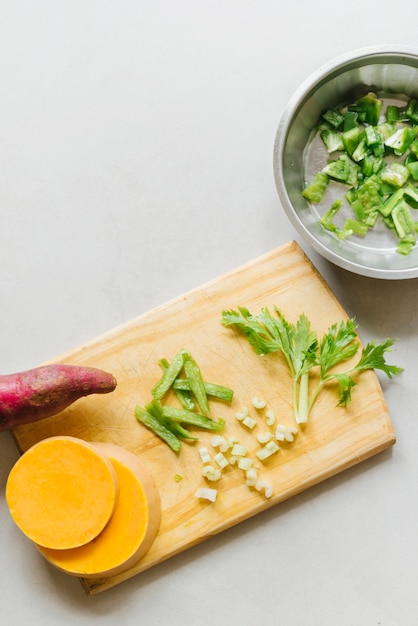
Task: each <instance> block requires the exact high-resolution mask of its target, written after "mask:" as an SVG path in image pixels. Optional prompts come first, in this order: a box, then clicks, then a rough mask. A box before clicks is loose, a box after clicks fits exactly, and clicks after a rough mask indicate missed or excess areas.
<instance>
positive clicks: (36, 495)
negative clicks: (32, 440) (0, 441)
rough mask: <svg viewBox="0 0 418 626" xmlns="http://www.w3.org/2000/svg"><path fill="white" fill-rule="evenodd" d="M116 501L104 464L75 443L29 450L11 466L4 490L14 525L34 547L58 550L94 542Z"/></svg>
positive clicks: (57, 441) (64, 440) (55, 441)
mask: <svg viewBox="0 0 418 626" xmlns="http://www.w3.org/2000/svg"><path fill="white" fill-rule="evenodd" d="M98 494H99V496H98ZM117 496H118V482H117V478H116V474H115V471H114V469H113V466H112V464H111V463H110V462H109V459H108V458H107V457H106V456H105V455H103V454H102V453H100V452H99V451H98V449H97V448H95V447H94V446H92V445H91V444H89V443H87V442H85V441H82V440H81V439H77V438H75V437H64V436H62V437H50V438H48V439H44V440H42V441H40V442H39V443H37V444H35V445H34V446H32V447H31V448H30V449H29V450H28V451H27V452H25V453H24V454H23V455H22V456H21V457H20V459H18V461H17V462H16V463H15V465H14V467H13V468H12V470H11V472H10V474H9V476H8V480H7V484H6V501H7V504H8V507H9V511H10V514H11V516H12V518H13V520H14V522H15V523H16V525H17V526H18V527H19V528H20V530H21V531H22V532H23V533H24V534H25V535H26V536H27V537H29V539H31V540H32V541H34V542H35V543H38V544H40V545H42V546H45V547H48V548H54V549H58V550H63V549H64V550H66V549H69V548H75V547H78V546H81V545H84V544H86V543H88V542H90V541H91V540H92V539H94V538H95V537H97V535H99V534H100V532H101V531H102V530H103V528H104V527H105V526H106V524H107V523H108V522H109V519H110V518H111V516H112V514H113V511H114V509H115V506H116V502H117Z"/></svg>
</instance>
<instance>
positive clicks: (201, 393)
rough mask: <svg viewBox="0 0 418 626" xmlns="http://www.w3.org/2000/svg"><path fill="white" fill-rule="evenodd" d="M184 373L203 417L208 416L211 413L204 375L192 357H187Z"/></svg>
mask: <svg viewBox="0 0 418 626" xmlns="http://www.w3.org/2000/svg"><path fill="white" fill-rule="evenodd" d="M184 372H185V374H186V378H187V380H188V381H189V383H190V389H191V390H192V392H193V394H194V396H195V398H196V401H197V403H198V405H199V407H200V410H201V412H202V413H203V415H207V414H208V413H209V403H208V397H207V394H206V390H205V385H204V383H203V378H202V374H201V372H200V368H199V366H198V364H197V363H196V361H195V360H194V359H193V358H192V357H191V356H190V355H187V356H186V357H185V359H184Z"/></svg>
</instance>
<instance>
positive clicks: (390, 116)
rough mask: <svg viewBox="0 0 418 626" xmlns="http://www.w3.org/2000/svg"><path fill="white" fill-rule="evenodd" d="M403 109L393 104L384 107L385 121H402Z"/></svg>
mask: <svg viewBox="0 0 418 626" xmlns="http://www.w3.org/2000/svg"><path fill="white" fill-rule="evenodd" d="M403 113H404V109H402V108H401V107H398V106H396V105H394V104H388V106H387V107H386V121H387V122H390V123H394V122H399V121H401V120H402V119H403Z"/></svg>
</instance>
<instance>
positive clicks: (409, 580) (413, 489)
mask: <svg viewBox="0 0 418 626" xmlns="http://www.w3.org/2000/svg"><path fill="white" fill-rule="evenodd" d="M417 7H418V5H417V4H416V0H414V1H413V0H404V1H403V2H402V5H401V4H400V3H398V4H397V5H396V4H395V5H393V6H392V5H389V4H380V6H379V7H378V6H377V5H376V3H371V2H364V1H361V2H360V0H355V1H351V2H349V3H346V4H344V5H341V4H340V3H336V2H335V0H329V1H322V2H321V1H318V2H310V1H309V0H299V2H289V3H288V2H286V3H285V2H279V1H277V0H276V1H273V0H271V1H267V0H260V1H258V2H256V1H255V0H222V1H220V0H212V1H209V0H208V1H204V2H202V1H200V2H199V1H195V2H192V1H191V0H189V1H187V0H176V2H174V1H169V0H165V1H164V0H153V2H145V0H137V1H136V2H135V1H133V0H132V1H129V0H118V1H117V2H116V1H113V2H112V1H99V0H97V1H93V0H70V1H69V2H59V1H58V2H57V1H55V2H54V1H52V0H51V1H49V2H48V1H46V0H38V1H37V2H35V1H30V0H1V1H0V211H1V225H0V258H1V271H0V297H1V304H0V354H1V360H0V368H1V372H2V373H10V372H12V371H18V370H23V369H26V368H28V367H32V366H35V365H38V364H40V363H41V362H43V361H46V360H48V359H53V358H54V357H56V356H58V355H59V354H61V353H63V352H65V351H66V350H68V349H71V348H73V347H76V346H78V345H80V344H82V343H83V342H84V341H87V340H90V339H92V338H94V337H96V336H98V335H100V334H101V333H102V332H105V331H107V330H109V329H111V328H113V327H114V326H116V325H118V324H121V323H124V322H126V321H128V320H129V319H131V318H133V317H136V316H137V315H139V314H141V313H143V312H145V311H147V310H149V309H151V308H153V307H154V306H156V305H159V304H161V303H163V302H165V301H167V300H169V299H171V298H173V297H175V296H178V295H181V294H182V293H184V292H185V291H187V290H189V289H191V288H193V287H197V286H198V285H200V284H201V283H203V282H205V281H207V280H210V279H212V278H215V277H216V276H218V275H220V274H222V273H223V272H225V271H229V270H231V269H233V268H235V267H237V266H239V265H240V264H242V263H245V262H247V261H250V260H252V259H254V258H256V257H257V256H259V255H261V254H263V253H264V252H267V251H269V250H271V249H273V248H275V247H277V246H279V245H281V244H283V243H286V242H287V241H289V240H291V239H296V240H298V236H297V235H296V233H295V232H294V230H293V228H292V227H291V225H290V224H289V222H288V220H287V218H286V216H285V214H284V212H283V209H282V208H281V206H280V204H279V201H278V197H277V193H276V190H275V187H274V180H273V170H272V151H273V142H274V136H275V132H276V128H277V125H278V123H279V120H280V117H281V114H282V113H283V111H284V108H285V106H286V104H287V101H288V100H289V99H290V97H291V95H292V93H293V91H294V90H295V89H296V88H297V87H298V86H299V84H300V83H301V82H302V81H303V80H304V79H305V78H307V77H308V75H310V73H311V72H313V71H314V70H316V69H317V68H318V67H319V66H320V65H321V64H322V63H325V62H328V61H329V60H330V59H332V58H333V57H335V56H337V55H339V54H342V53H345V52H348V51H350V50H353V49H356V48H359V47H364V46H368V45H376V44H385V43H387V44H392V43H399V44H405V45H416V44H417V40H416V37H417V29H416V25H417V17H418V8H417ZM299 243H302V242H299ZM302 245H303V244H302ZM303 247H304V248H305V249H306V247H305V246H303ZM306 252H307V253H308V255H309V256H310V258H311V259H312V261H313V262H314V263H315V265H317V267H318V268H319V269H320V271H321V273H322V274H323V275H324V277H325V279H326V280H327V281H328V283H329V284H330V286H331V287H332V289H333V290H334V291H335V293H336V295H337V297H338V298H339V299H340V301H341V302H342V304H343V306H344V307H345V308H346V310H347V312H348V313H349V314H350V315H355V316H356V318H357V321H358V322H359V325H360V334H361V336H362V338H363V339H364V340H369V339H379V340H380V339H383V338H385V337H387V336H391V337H396V338H398V339H399V341H398V343H397V344H396V353H395V354H394V356H393V358H392V359H391V360H392V362H394V361H395V362H396V363H397V364H398V365H402V366H403V367H405V368H406V370H405V373H404V374H403V375H402V376H401V377H400V378H398V379H396V381H393V382H390V381H386V380H384V381H383V380H382V385H383V388H384V392H385V397H386V400H387V403H388V406H389V410H390V413H391V417H392V420H393V424H394V428H395V432H396V435H397V444H396V445H395V446H394V448H393V449H392V450H391V451H389V452H386V453H383V454H381V455H378V457H375V458H374V459H372V460H369V461H367V462H365V463H363V464H361V465H359V466H357V467H356V468H354V469H352V470H349V471H347V472H345V473H343V474H341V475H340V476H338V477H335V478H332V479H330V480H328V481H326V482H325V483H323V484H321V485H320V486H317V487H315V488H313V489H311V490H309V491H308V492H305V493H303V494H301V495H300V496H297V497H295V498H293V499H291V500H289V501H287V502H285V503H284V504H282V505H280V506H279V507H275V508H273V509H272V510H270V511H268V512H267V513H265V514H262V515H259V516H257V517H255V518H253V519H251V520H249V521H248V522H245V523H242V524H241V525H239V526H237V527H235V528H233V529H231V530H230V531H228V532H225V533H223V534H222V535H219V536H217V537H214V538H213V539H211V540H209V541H207V542H205V543H204V544H202V545H200V546H198V547H196V548H193V549H191V550H189V551H187V552H185V553H183V554H182V555H179V556H177V557H175V558H173V559H171V560H169V561H167V562H165V563H163V564H162V565H160V566H157V567H155V568H153V569H152V570H149V571H148V572H145V573H143V574H141V575H140V576H138V577H136V578H134V579H131V580H129V581H127V582H125V583H123V584H122V585H120V586H118V587H116V588H114V589H111V590H109V591H106V592H104V593H103V594H99V595H98V596H94V597H90V598H87V597H86V596H85V595H84V592H83V591H82V589H81V586H80V585H79V582H78V580H77V579H73V578H70V577H67V576H66V575H64V574H61V573H59V572H57V571H56V570H53V569H52V568H51V567H50V566H49V565H48V564H47V563H46V562H44V561H43V560H42V558H41V557H40V555H38V554H37V552H36V551H35V550H34V549H32V547H31V546H29V545H28V543H27V541H26V540H25V538H24V537H23V536H22V535H21V534H20V532H19V531H18V530H17V529H16V528H15V527H14V525H13V524H12V522H11V520H10V518H9V514H8V511H7V508H6V505H5V501H4V487H5V483H6V478H7V474H8V472H9V470H10V468H11V467H12V465H13V463H14V462H15V460H16V459H17V457H18V454H17V451H16V448H15V446H14V443H13V441H12V438H11V436H10V434H9V433H1V434H0V554H1V565H0V568H1V569H0V579H1V584H0V606H1V622H2V624H4V625H5V626H6V625H7V626H13V625H14V624H24V623H25V624H30V625H38V624H39V625H41V624H42V626H50V625H54V626H55V625H56V624H57V623H60V624H63V625H64V624H77V625H90V624H100V625H101V626H107V625H112V626H114V624H118V626H125V625H127V624H142V625H144V626H157V625H163V626H165V625H170V626H176V625H184V624H193V625H196V626H200V625H202V626H206V625H209V624H211V625H212V624H217V625H220V626H222V625H224V624H233V625H235V624H236V625H240V626H254V624H259V623H260V624H263V626H272V625H273V624H274V625H275V624H279V623H280V624H284V625H286V626H328V625H329V626H336V625H338V626H377V625H382V626H415V625H416V624H418V617H417V615H418V613H417V609H418V599H417V592H416V585H417V580H418V532H417V519H418V494H417V484H418V453H417V443H418V415H417V401H416V388H417V374H416V363H417V356H418V355H417V350H418V337H417V334H418V329H417V321H418V317H417V316H418V314H417V310H418V283H417V281H416V280H408V281H401V282H397V281H389V282H385V281H380V280H376V279H369V278H362V277H359V276H356V275H354V274H350V273H348V272H345V271H343V270H340V269H338V268H336V267H334V266H331V265H330V264H329V263H327V262H325V261H322V260H320V259H318V257H317V256H316V255H315V254H314V253H312V251H311V250H310V249H306Z"/></svg>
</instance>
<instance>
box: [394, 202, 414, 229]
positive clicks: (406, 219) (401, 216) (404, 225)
mask: <svg viewBox="0 0 418 626" xmlns="http://www.w3.org/2000/svg"><path fill="white" fill-rule="evenodd" d="M391 215H392V219H393V223H394V225H395V229H396V233H397V235H398V237H399V239H405V237H406V236H407V235H412V234H415V232H416V229H415V221H414V219H413V217H412V214H411V209H410V207H409V205H408V204H407V203H406V202H405V200H400V201H399V202H398V203H397V204H396V206H395V207H394V208H393V210H392V213H391Z"/></svg>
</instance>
